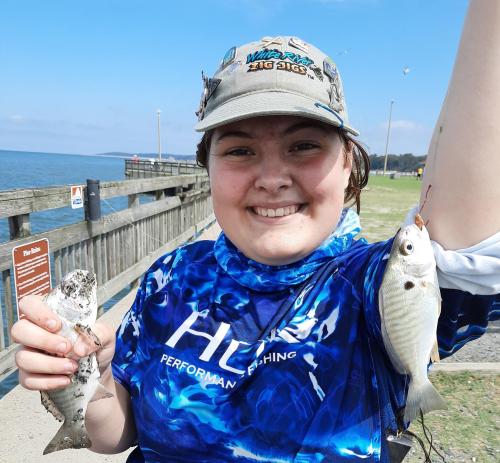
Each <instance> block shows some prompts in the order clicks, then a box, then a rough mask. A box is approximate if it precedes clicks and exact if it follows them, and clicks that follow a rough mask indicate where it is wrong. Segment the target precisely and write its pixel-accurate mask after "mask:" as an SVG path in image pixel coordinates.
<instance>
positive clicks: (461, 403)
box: [360, 175, 500, 463]
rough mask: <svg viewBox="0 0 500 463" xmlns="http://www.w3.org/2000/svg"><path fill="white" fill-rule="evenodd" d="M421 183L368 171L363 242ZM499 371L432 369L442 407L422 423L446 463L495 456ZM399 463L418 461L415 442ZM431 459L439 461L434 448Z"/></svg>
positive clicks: (486, 461)
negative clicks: (445, 406) (445, 408)
mask: <svg viewBox="0 0 500 463" xmlns="http://www.w3.org/2000/svg"><path fill="white" fill-rule="evenodd" d="M421 185H422V182H420V181H417V180H416V179H415V177H401V178H399V179H394V180H391V179H390V178H388V177H382V176H375V175H374V176H372V177H370V181H369V183H368V186H367V188H366V189H365V190H364V191H363V193H362V195H361V214H360V215H361V224H362V227H363V230H362V233H361V235H362V236H364V237H365V238H366V239H368V241H371V242H373V241H381V240H385V239H387V238H390V237H391V236H393V235H394V234H395V233H396V231H397V230H398V228H399V227H400V226H401V224H402V222H403V221H404V218H405V217H406V213H407V212H408V211H409V210H410V209H411V208H412V207H413V206H415V205H416V204H417V203H418V202H419V199H420V188H421ZM499 379H500V375H486V374H485V375H478V374H470V373H460V374H456V373H454V374H446V373H437V374H433V375H432V376H431V381H432V382H433V384H434V385H435V386H436V388H437V389H438V390H439V392H440V393H441V395H442V397H443V398H444V400H445V402H446V403H447V405H448V410H444V411H441V410H439V411H436V412H432V413H429V414H427V415H426V416H425V424H426V426H427V427H428V428H429V430H430V432H431V433H432V436H433V441H434V443H435V445H436V447H437V448H438V449H439V450H440V453H442V454H443V455H444V457H445V460H446V462H447V463H462V462H474V461H475V462H478V463H493V462H498V461H500V387H499ZM410 430H411V431H412V432H414V433H415V434H417V435H418V436H420V437H421V438H423V432H422V428H421V426H419V424H418V423H416V422H414V423H413V424H412V426H411V428H410ZM404 461H405V463H417V462H420V463H421V462H423V461H424V454H423V452H422V451H421V450H420V447H418V444H417V443H416V442H415V444H414V446H413V450H412V451H411V452H410V454H409V455H408V456H407V457H406V459H405V460H404ZM432 461H433V462H442V460H441V459H440V458H439V457H438V455H436V454H435V453H433V454H432Z"/></svg>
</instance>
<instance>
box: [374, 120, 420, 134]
mask: <svg viewBox="0 0 500 463" xmlns="http://www.w3.org/2000/svg"><path fill="white" fill-rule="evenodd" d="M387 126H388V122H383V123H382V124H380V127H381V128H382V129H384V130H387ZM422 128H423V127H422V126H421V125H420V124H418V123H416V122H414V121H409V120H405V119H397V120H394V121H391V130H400V131H407V132H410V131H411V132H415V131H420V130H422Z"/></svg>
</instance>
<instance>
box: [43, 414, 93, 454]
mask: <svg viewBox="0 0 500 463" xmlns="http://www.w3.org/2000/svg"><path fill="white" fill-rule="evenodd" d="M91 445H92V442H91V441H90V438H89V436H88V435H87V430H86V429H85V427H80V426H78V427H75V426H68V425H66V422H65V423H63V425H62V426H61V427H60V428H59V431H57V434H56V435H55V436H54V438H53V439H52V440H51V441H50V442H49V444H48V445H47V447H45V450H44V451H43V454H44V455H47V454H49V453H52V452H58V451H59V450H65V449H84V448H89V447H90V446H91Z"/></svg>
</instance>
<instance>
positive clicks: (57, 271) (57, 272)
mask: <svg viewBox="0 0 500 463" xmlns="http://www.w3.org/2000/svg"><path fill="white" fill-rule="evenodd" d="M61 277H62V271H61V251H55V252H54V281H55V283H56V284H58V282H59V281H61Z"/></svg>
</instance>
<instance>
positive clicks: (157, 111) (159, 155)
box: [156, 109, 161, 161]
mask: <svg viewBox="0 0 500 463" xmlns="http://www.w3.org/2000/svg"><path fill="white" fill-rule="evenodd" d="M160 114H161V111H160V110H159V109H157V110H156V115H157V116H158V117H157V119H158V160H159V161H161V136H160Z"/></svg>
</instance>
